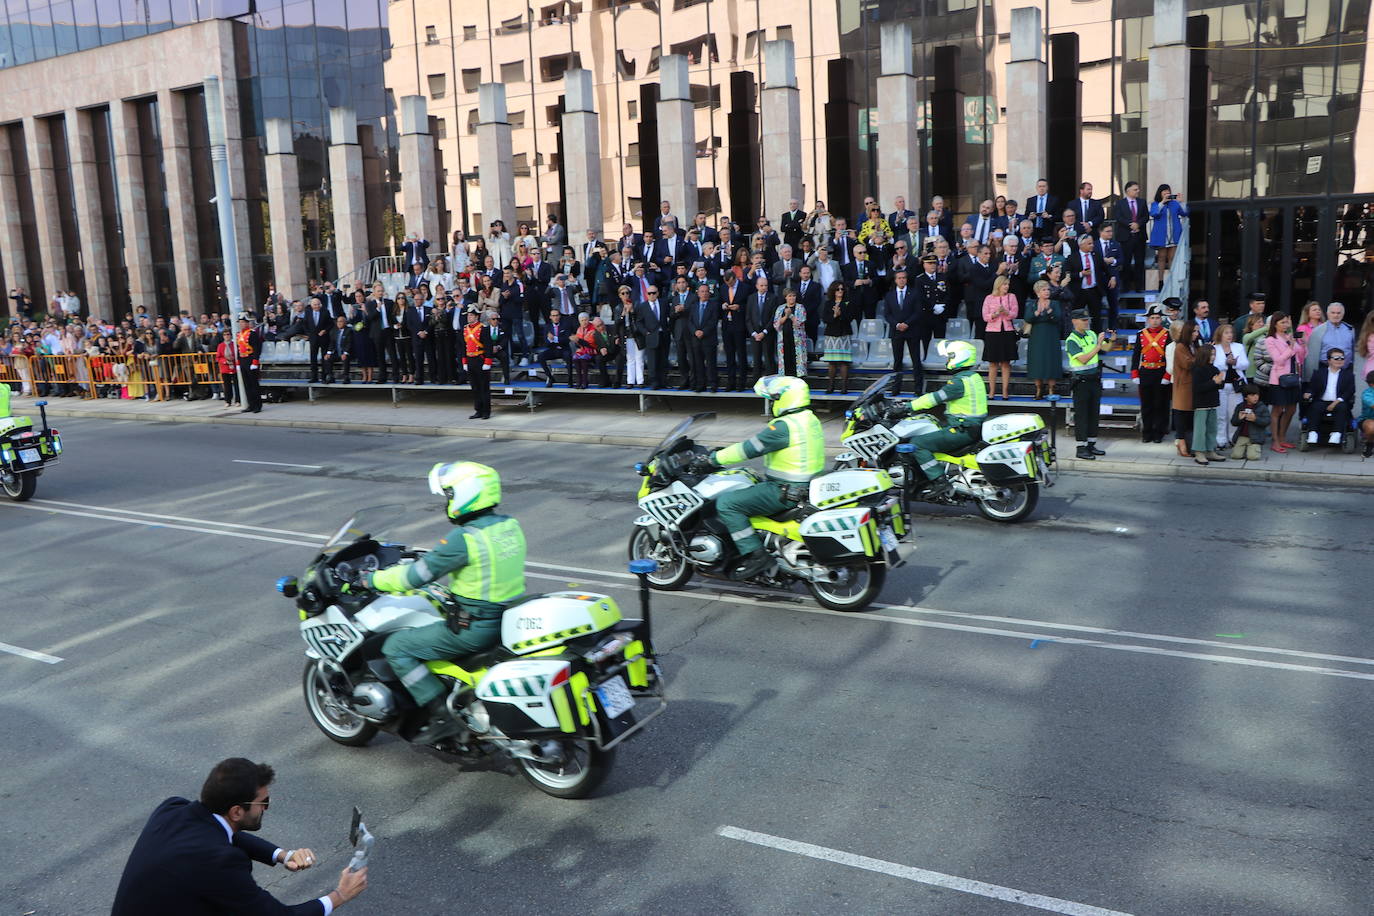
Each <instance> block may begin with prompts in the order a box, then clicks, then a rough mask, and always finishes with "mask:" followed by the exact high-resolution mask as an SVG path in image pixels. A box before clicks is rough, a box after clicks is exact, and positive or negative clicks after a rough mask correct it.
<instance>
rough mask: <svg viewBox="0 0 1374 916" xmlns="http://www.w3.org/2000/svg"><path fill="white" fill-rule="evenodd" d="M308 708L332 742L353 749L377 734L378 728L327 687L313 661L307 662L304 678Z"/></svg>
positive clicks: (306, 706)
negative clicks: (344, 704)
mask: <svg viewBox="0 0 1374 916" xmlns="http://www.w3.org/2000/svg"><path fill="white" fill-rule="evenodd" d="M302 686H303V688H304V690H305V708H306V709H307V710H309V712H310V718H311V719H313V720H314V721H315V725H316V726H317V727H318V728H319V730H320V731H322V732H324V733H325V734H326V735H328V736H329V737H330V738H331V739H332V740H334V741H337V742H339V743H340V744H347V745H349V746H350V747H362V746H363V745H364V744H367V743H368V742H369V741H371V740H372V738H373V736H375V735H376V734H377V726H375V725H372V724H370V723H369V722H368V721H367V720H366V719H364V718H363V717H362V716H360V715H358V714H357V713H355V712H353V711H352V710H350V709H348V708H346V707H344V706H342V705H340V704H339V702H338V701H337V700H335V699H334V695H333V693H332V692H331V691H330V690H329V687H328V686H327V685H326V684H325V682H324V680H323V677H322V676H321V674H320V670H319V668H318V666H316V664H315V660H314V659H310V660H309V661H307V662H306V663H305V674H304V675H303V677H302Z"/></svg>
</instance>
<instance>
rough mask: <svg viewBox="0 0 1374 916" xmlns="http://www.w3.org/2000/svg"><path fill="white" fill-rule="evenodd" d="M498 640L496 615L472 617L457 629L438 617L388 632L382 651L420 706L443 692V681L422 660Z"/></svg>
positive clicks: (460, 652)
mask: <svg viewBox="0 0 1374 916" xmlns="http://www.w3.org/2000/svg"><path fill="white" fill-rule="evenodd" d="M500 641H501V618H500V617H482V618H474V619H473V621H472V625H471V626H469V627H468V628H467V629H466V630H461V631H459V632H457V633H455V632H453V631H452V630H450V629H449V628H448V624H447V623H444V622H442V621H441V622H439V623H431V624H429V625H428V626H424V627H415V628H414V629H410V630H400V631H399V632H396V633H392V634H391V635H390V636H388V637H387V638H386V642H384V643H382V654H383V655H385V656H386V660H387V661H388V662H390V663H391V670H392V671H394V672H395V673H396V676H397V677H399V678H400V679H401V683H402V684H404V685H405V688H406V689H407V690H409V691H410V695H411V696H413V697H414V698H415V702H416V703H419V704H420V705H421V706H424V705H425V704H426V703H428V702H429V701H430V700H432V699H434V698H435V697H437V696H439V695H440V694H442V693H443V692H444V684H443V682H442V681H440V680H439V679H438V678H437V677H435V676H434V675H433V674H431V673H430V671H429V668H427V667H425V662H428V661H440V660H444V659H461V658H462V657H463V656H465V655H475V654H476V653H478V652H481V651H483V650H485V649H490V648H491V647H492V646H494V645H496V644H497V643H498V642H500Z"/></svg>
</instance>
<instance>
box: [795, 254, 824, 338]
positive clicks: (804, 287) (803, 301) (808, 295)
mask: <svg viewBox="0 0 1374 916" xmlns="http://www.w3.org/2000/svg"><path fill="white" fill-rule="evenodd" d="M797 273H798V280H797V302H798V304H799V305H801V307H802V308H803V309H805V310H806V339H807V340H809V341H811V346H812V348H813V349H816V351H817V352H819V350H818V349H817V348H819V347H820V345H821V338H820V336H819V332H820V327H821V303H822V302H823V297H824V295H825V290H823V289H821V284H820V283H819V282H817V281H816V280H814V279H812V271H811V268H810V267H809V266H807V265H802V268H801V270H800V271H798V272H797Z"/></svg>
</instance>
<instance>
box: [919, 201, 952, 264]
mask: <svg viewBox="0 0 1374 916" xmlns="http://www.w3.org/2000/svg"><path fill="white" fill-rule="evenodd" d="M941 239H944V240H945V241H946V242H947V243H949V244H951V245H952V244H954V240H953V238H951V237H950V235H949V233H948V232H947V231H946V230H945V227H944V226H942V225H940V214H939V213H936V212H935V211H934V210H928V211H926V221H925V225H923V226H922V227H921V231H920V234H919V235H918V236H917V239H916V242H915V244H913V245H912V246H911V250H912V251H913V252H919V253H920V254H922V255H926V254H930V253H932V252H933V251H935V243H936V242H938V241H940V240H941Z"/></svg>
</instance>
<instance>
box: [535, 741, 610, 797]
mask: <svg viewBox="0 0 1374 916" xmlns="http://www.w3.org/2000/svg"><path fill="white" fill-rule="evenodd" d="M559 743H560V744H561V745H562V746H563V752H564V754H565V755H566V759H565V760H564V761H563V762H562V763H561V764H557V765H550V764H541V763H539V762H537V761H534V760H529V759H527V758H524V757H517V758H515V762H516V763H517V764H518V765H519V766H520V775H522V776H524V777H525V779H526V780H528V781H529V783H530V785H532V786H534V787H535V788H536V789H538V790H539V791H541V792H544V793H547V794H549V795H552V796H554V797H555V798H586V797H587V796H588V795H591V794H592V792H593V791H595V790H596V787H597V786H599V785H601V782H602V780H604V779H605V778H606V776H607V775H608V774H609V773H610V772H611V766H612V765H613V764H614V763H615V751H614V750H610V751H603V750H601V749H600V748H598V747H597V746H596V745H594V744H592V743H591V742H590V741H588V740H587V739H585V738H565V739H564V740H562V741H561V742H559Z"/></svg>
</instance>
